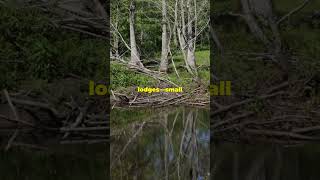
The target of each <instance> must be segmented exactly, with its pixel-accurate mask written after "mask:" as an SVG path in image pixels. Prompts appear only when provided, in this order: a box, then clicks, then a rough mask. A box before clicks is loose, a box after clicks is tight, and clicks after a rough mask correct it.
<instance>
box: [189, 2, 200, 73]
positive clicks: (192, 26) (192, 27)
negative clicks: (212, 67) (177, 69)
mask: <svg viewBox="0 0 320 180" xmlns="http://www.w3.org/2000/svg"><path fill="white" fill-rule="evenodd" d="M195 6H196V4H194V7H192V0H188V2H187V9H188V36H187V38H188V42H187V43H188V45H187V47H188V51H187V66H189V67H190V69H191V70H192V73H193V74H195V75H197V74H198V73H197V67H196V57H195V49H196V47H195V41H196V35H195V32H196V28H197V27H196V14H195V12H196V7H195Z"/></svg>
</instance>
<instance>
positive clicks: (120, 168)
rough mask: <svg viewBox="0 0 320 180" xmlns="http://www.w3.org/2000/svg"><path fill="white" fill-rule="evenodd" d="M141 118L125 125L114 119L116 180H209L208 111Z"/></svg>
mask: <svg viewBox="0 0 320 180" xmlns="http://www.w3.org/2000/svg"><path fill="white" fill-rule="evenodd" d="M121 113H128V112H123V111H122V112H121ZM129 113H130V112H129ZM135 113H136V112H135ZM146 113H148V112H146ZM139 116H141V114H140V115H139V113H138V115H137V114H136V116H131V117H132V118H133V119H134V118H136V121H134V120H133V121H132V123H129V124H121V125H117V122H119V121H120V122H121V121H122V120H121V117H120V116H116V117H115V119H113V121H114V122H115V124H116V125H114V126H112V128H111V129H112V130H111V134H112V139H113V141H112V143H111V177H112V178H111V179H112V180H120V179H137V180H144V179H150V180H151V179H173V180H175V179H177V180H178V179H181V180H186V179H195V180H201V179H203V180H204V179H209V171H210V129H209V111H208V110H203V109H194V108H184V107H177V108H170V109H168V108H166V109H161V110H154V112H152V113H148V115H147V116H145V117H139ZM117 117H119V119H117Z"/></svg>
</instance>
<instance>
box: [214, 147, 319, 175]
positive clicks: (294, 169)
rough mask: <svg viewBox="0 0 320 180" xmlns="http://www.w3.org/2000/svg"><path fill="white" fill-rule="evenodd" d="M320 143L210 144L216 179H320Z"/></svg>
mask: <svg viewBox="0 0 320 180" xmlns="http://www.w3.org/2000/svg"><path fill="white" fill-rule="evenodd" d="M319 162H320V145H319V144H309V145H302V146H297V147H283V146H278V145H270V144H265V145H244V144H231V143H219V144H214V143H211V167H210V168H211V173H210V175H211V177H212V179H215V180H288V179H290V180H318V179H320V171H319Z"/></svg>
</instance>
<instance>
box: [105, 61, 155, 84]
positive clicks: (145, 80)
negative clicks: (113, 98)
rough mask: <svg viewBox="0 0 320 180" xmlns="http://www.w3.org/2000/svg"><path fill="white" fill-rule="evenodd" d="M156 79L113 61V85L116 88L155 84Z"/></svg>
mask: <svg viewBox="0 0 320 180" xmlns="http://www.w3.org/2000/svg"><path fill="white" fill-rule="evenodd" d="M155 84H156V81H155V80H154V79H153V78H152V77H149V76H146V75H143V74H139V73H137V72H134V71H130V70H128V69H127V67H125V66H124V65H123V64H118V63H115V62H112V63H111V86H112V88H114V89H117V88H126V87H132V86H149V87H151V86H155Z"/></svg>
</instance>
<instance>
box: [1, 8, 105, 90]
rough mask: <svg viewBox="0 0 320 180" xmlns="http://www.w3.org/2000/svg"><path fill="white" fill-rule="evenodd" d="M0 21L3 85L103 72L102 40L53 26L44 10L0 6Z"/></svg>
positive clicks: (102, 73)
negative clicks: (69, 74)
mask: <svg viewBox="0 0 320 180" xmlns="http://www.w3.org/2000/svg"><path fill="white" fill-rule="evenodd" d="M0 22H1V23H0V57H1V61H0V63H1V66H0V70H1V72H2V74H4V76H1V77H0V82H1V85H2V86H3V87H6V88H14V87H16V86H18V85H19V82H20V81H24V80H30V79H43V80H48V81H53V80H55V79H60V78H62V77H63V76H65V75H66V74H68V73H74V74H77V75H80V76H83V77H93V78H96V77H100V78H102V77H105V76H107V71H106V69H107V63H108V59H109V52H107V45H108V44H107V43H106V42H105V41H104V40H99V39H91V38H90V37H87V36H84V35H82V34H79V33H74V32H70V31H65V30H61V29H59V28H56V27H54V26H53V25H52V24H51V21H50V20H49V16H48V15H47V14H44V13H42V12H40V11H38V10H37V9H32V8H26V9H14V8H8V7H0ZM3 87H1V88H3Z"/></svg>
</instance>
